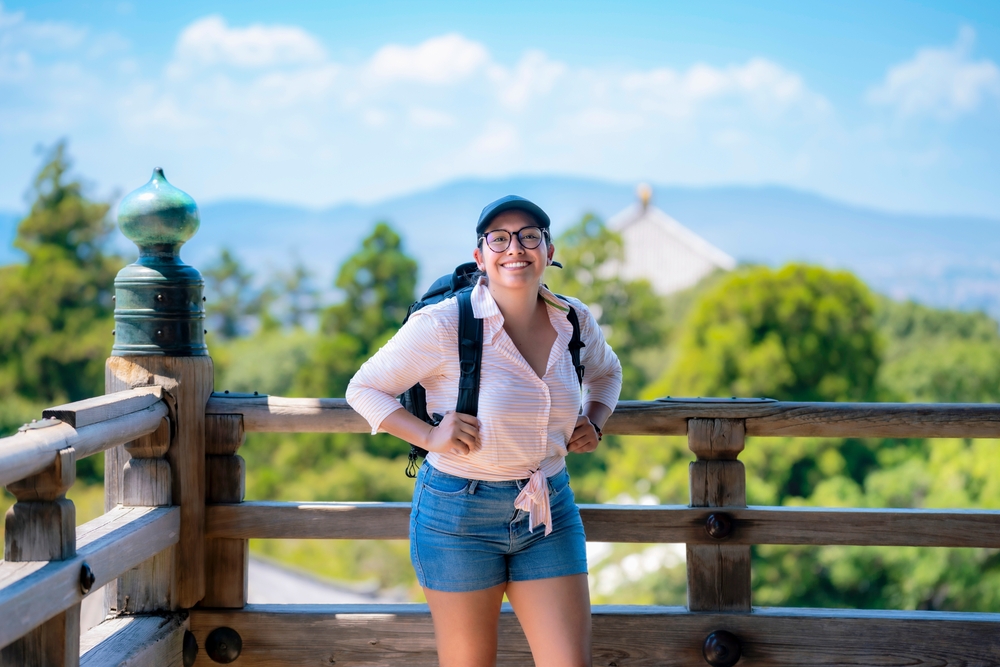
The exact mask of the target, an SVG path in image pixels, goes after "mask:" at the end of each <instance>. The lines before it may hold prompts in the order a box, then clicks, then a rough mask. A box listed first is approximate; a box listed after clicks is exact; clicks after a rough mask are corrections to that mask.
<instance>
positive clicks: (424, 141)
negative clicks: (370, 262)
mask: <svg viewBox="0 0 1000 667" xmlns="http://www.w3.org/2000/svg"><path fill="white" fill-rule="evenodd" d="M998 62H1000V3H998V2H979V3H975V2H948V3H944V2H922V3H915V2H891V1H883V2H877V3H872V2H851V1H844V2H836V3H824V2H811V3H801V2H795V3H792V2H770V3H736V2H732V3H723V2H718V3H709V2H706V3H679V2H678V3H675V2H662V1H661V2H624V1H619V2H615V3H593V2H581V1H577V2H558V3H540V2H530V3H529V2H504V3H457V2H454V3H448V2H439V3H429V2H423V3H412V2H365V3H294V2H274V1H273V0H271V1H269V2H247V1H244V2H239V3H237V2H215V3H211V2H198V3H195V2H171V3H139V2H103V1H97V2H73V3H70V2H45V1H38V0H36V1H34V2H30V3H26V2H11V1H8V2H5V3H3V4H2V5H0V208H6V209H19V208H22V207H23V205H24V203H23V193H24V192H25V190H26V188H27V187H28V185H29V182H30V178H31V175H32V173H33V172H34V170H35V169H37V166H38V161H39V157H38V154H37V152H36V147H37V146H38V145H49V144H51V143H52V142H53V141H55V140H57V139H58V138H60V137H66V138H67V139H68V140H69V141H70V151H71V154H72V155H73V157H74V158H75V159H76V165H77V168H78V170H79V172H80V173H82V174H84V175H85V176H86V177H87V178H88V179H89V180H90V181H91V182H92V183H93V184H94V191H95V193H96V194H101V195H105V196H106V195H109V194H111V193H113V192H116V191H117V192H123V191H128V190H130V189H132V188H133V187H136V186H138V185H140V184H141V183H143V182H144V181H145V180H146V178H148V173H149V171H150V169H151V168H152V167H153V166H156V165H160V166H163V167H164V168H165V169H166V170H167V175H168V177H169V178H171V180H172V181H173V182H175V183H176V184H177V185H179V186H180V187H183V188H184V189H186V190H188V191H189V192H191V193H192V195H194V196H195V197H196V199H198V200H199V201H212V200H218V199H223V198H232V197H253V198H260V199H268V200H278V201H288V202H296V203H301V204H308V205H311V206H324V205H329V204H333V203H337V202H342V201H349V200H363V201H367V200H374V199H378V198H382V197H385V196H390V195H394V194H399V193H403V192H409V191H413V190H418V189H421V188H424V187H428V186H432V185H436V184H439V183H442V182H445V181H448V180H452V179H455V178H462V177H469V176H477V177H491V176H505V175H510V174H532V173H545V174H551V173H555V174H575V175H584V176H593V177H598V178H604V179H609V180H615V181H621V182H632V181H639V180H650V181H653V182H657V183H669V184H687V185H696V186H697V185H718V184H765V183H767V184H772V183H776V184H783V185H789V186H792V187H796V188H801V189H805V190H810V191H815V192H819V193H822V194H825V195H828V196H831V197H834V198H838V199H842V200H846V201H849V202H855V203H858V204H863V205H868V206H875V207H878V208H884V209H890V210H902V211H916V212H946V213H969V214H975V215H983V216H989V217H993V218H1000V157H998V156H1000V67H998V64H997V63H998Z"/></svg>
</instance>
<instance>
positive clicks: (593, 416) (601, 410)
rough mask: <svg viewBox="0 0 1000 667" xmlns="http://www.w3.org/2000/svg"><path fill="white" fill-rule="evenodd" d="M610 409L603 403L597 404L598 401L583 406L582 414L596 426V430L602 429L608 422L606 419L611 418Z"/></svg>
mask: <svg viewBox="0 0 1000 667" xmlns="http://www.w3.org/2000/svg"><path fill="white" fill-rule="evenodd" d="M611 412H612V411H611V408H609V407H608V406H606V405H604V403H599V402H598V401H589V402H587V403H586V404H584V406H583V414H584V415H585V416H587V417H588V418H589V419H590V421H592V422H594V423H595V424H597V426H598V428H600V429H601V430H603V429H604V423H605V422H606V421H608V417H610V416H611Z"/></svg>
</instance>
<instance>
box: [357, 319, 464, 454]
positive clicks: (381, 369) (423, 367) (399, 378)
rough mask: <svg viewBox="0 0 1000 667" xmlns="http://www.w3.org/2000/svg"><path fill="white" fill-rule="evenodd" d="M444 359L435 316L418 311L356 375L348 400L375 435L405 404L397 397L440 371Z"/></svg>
mask: <svg viewBox="0 0 1000 667" xmlns="http://www.w3.org/2000/svg"><path fill="white" fill-rule="evenodd" d="M443 358H444V355H443V354H442V347H441V341H440V333H439V327H438V325H437V323H436V322H435V318H433V317H430V316H428V315H426V314H425V313H421V312H417V313H414V314H413V315H412V316H411V317H410V319H409V320H407V322H406V324H404V325H403V327H402V328H401V329H400V330H399V331H398V332H396V335H395V336H393V337H392V338H391V339H389V342H388V343H386V344H385V345H384V346H383V347H382V348H381V349H379V351H378V352H376V353H375V354H374V355H372V356H371V358H369V359H368V361H366V362H365V363H364V364H362V366H361V368H360V369H358V372H357V373H355V374H354V377H353V378H351V382H350V384H349V385H348V386H347V395H346V397H347V402H348V404H350V406H351V407H352V408H354V410H355V412H357V413H358V414H360V415H361V416H362V417H364V418H365V420H366V421H367V422H368V424H369V425H370V426H371V427H372V435H375V434H376V433H378V432H379V426H381V424H382V422H383V421H384V420H385V418H386V417H388V416H389V415H391V414H392V413H393V412H395V411H396V410H399V409H400V408H402V407H403V406H402V405H401V404H400V403H399V401H398V400H396V396H398V395H399V394H401V393H403V392H404V391H406V390H407V389H409V388H410V387H412V386H413V385H415V384H417V383H418V382H420V381H421V380H423V379H424V378H427V377H430V376H432V375H436V374H438V373H439V372H440V371H439V368H440V364H441V363H442V359H443Z"/></svg>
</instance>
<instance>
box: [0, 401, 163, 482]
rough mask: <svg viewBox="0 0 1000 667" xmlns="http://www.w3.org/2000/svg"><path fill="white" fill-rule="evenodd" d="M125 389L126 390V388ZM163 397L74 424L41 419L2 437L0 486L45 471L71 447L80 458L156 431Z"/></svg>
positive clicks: (0, 445)
mask: <svg viewBox="0 0 1000 667" xmlns="http://www.w3.org/2000/svg"><path fill="white" fill-rule="evenodd" d="M123 393H124V392H123ZM167 413H168V410H167V406H166V404H165V403H164V402H163V401H162V400H158V401H157V402H155V403H153V404H152V405H149V406H148V407H144V408H142V409H139V410H137V411H135V412H130V413H128V414H125V415H122V416H118V417H113V418H111V419H108V420H106V421H101V422H97V423H95V424H90V425H88V426H81V427H79V428H74V427H72V426H70V425H69V424H66V423H64V422H61V421H57V420H54V419H53V420H51V421H43V422H38V423H37V424H32V425H30V426H32V427H34V428H28V429H27V430H24V431H20V432H18V433H17V434H15V435H12V436H9V437H7V438H2V439H0V486H5V485H7V484H10V483H11V482H16V481H18V480H22V479H24V478H25V477H28V476H30V475H34V474H37V473H40V472H42V471H43V470H45V469H46V468H47V467H49V466H50V465H52V462H53V461H55V457H56V453H57V452H59V451H60V450H62V449H66V448H67V447H72V448H73V449H75V450H76V457H77V459H81V458H83V457H85V456H91V455H93V454H97V453H98V452H103V451H105V450H108V449H111V448H112V447H117V446H118V445H121V444H124V443H126V442H129V441H131V440H135V439H136V438H138V437H140V436H143V435H146V434H147V433H152V432H153V431H155V430H156V429H157V427H158V426H159V425H160V421H162V420H163V418H164V417H166V416H167Z"/></svg>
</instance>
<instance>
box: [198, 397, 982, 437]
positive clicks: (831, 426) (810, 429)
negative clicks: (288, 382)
mask: <svg viewBox="0 0 1000 667" xmlns="http://www.w3.org/2000/svg"><path fill="white" fill-rule="evenodd" d="M206 410H207V411H208V413H209V414H241V415H243V418H244V423H243V425H244V427H245V428H246V431H247V432H285V433H368V432H369V430H370V429H369V426H368V423H367V422H365V420H364V419H362V418H361V416H360V415H358V414H357V413H356V412H354V410H352V409H351V407H350V406H349V405H348V404H347V401H345V400H344V399H342V398H283V397H280V396H245V395H244V396H237V395H232V396H227V395H225V394H219V393H215V394H213V395H212V398H211V399H209V401H208V406H207V408H206ZM689 419H744V420H746V435H748V436H804V437H829V438H847V437H852V438H1000V405H998V404H993V403H932V404H922V403H785V402H780V401H775V402H773V403H735V402H734V403H732V404H729V403H718V402H712V403H707V402H706V403H699V402H696V401H695V402H690V403H684V402H670V403H666V402H660V401H621V402H619V403H618V407H617V408H616V409H615V412H614V414H612V415H611V417H610V418H609V419H608V422H607V424H606V425H605V428H604V432H605V433H609V434H618V435H686V434H687V425H688V420H689Z"/></svg>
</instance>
